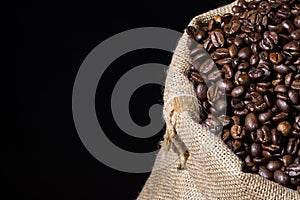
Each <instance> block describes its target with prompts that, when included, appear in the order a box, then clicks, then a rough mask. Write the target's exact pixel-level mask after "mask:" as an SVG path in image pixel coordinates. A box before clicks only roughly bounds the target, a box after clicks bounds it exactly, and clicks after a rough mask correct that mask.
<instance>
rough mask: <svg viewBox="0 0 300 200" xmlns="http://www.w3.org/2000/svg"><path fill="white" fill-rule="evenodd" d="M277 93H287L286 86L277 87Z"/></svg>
mask: <svg viewBox="0 0 300 200" xmlns="http://www.w3.org/2000/svg"><path fill="white" fill-rule="evenodd" d="M274 91H275V92H281V93H287V88H286V86H285V85H277V86H276V87H275V89H274Z"/></svg>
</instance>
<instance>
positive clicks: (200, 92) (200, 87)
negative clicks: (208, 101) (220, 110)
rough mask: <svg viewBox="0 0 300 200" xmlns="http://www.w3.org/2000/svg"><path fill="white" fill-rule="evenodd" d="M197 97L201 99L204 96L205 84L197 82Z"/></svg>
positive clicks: (205, 92)
mask: <svg viewBox="0 0 300 200" xmlns="http://www.w3.org/2000/svg"><path fill="white" fill-rule="evenodd" d="M196 94H197V97H198V98H199V99H200V100H202V99H205V98H206V94H207V86H206V85H205V84H199V85H198V86H197V90H196Z"/></svg>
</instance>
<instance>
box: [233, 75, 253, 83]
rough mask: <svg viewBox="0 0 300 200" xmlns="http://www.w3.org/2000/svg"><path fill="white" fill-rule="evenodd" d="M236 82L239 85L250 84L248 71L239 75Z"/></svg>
mask: <svg viewBox="0 0 300 200" xmlns="http://www.w3.org/2000/svg"><path fill="white" fill-rule="evenodd" d="M235 83H236V84H237V85H244V86H246V85H249V84H250V77H249V75H248V74H247V73H242V74H241V75H239V76H238V77H237V79H236V80H235Z"/></svg>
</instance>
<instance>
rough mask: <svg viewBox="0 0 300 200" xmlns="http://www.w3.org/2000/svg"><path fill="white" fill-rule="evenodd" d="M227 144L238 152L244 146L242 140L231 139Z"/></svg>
mask: <svg viewBox="0 0 300 200" xmlns="http://www.w3.org/2000/svg"><path fill="white" fill-rule="evenodd" d="M227 146H228V147H229V148H230V149H231V150H232V151H233V152H236V151H238V150H239V149H240V148H241V146H242V142H241V141H240V140H229V141H228V142H227Z"/></svg>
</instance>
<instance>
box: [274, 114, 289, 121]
mask: <svg viewBox="0 0 300 200" xmlns="http://www.w3.org/2000/svg"><path fill="white" fill-rule="evenodd" d="M288 116H289V114H288V113H285V112H281V113H279V114H277V115H275V116H274V117H273V118H272V120H273V121H275V122H279V121H283V120H284V119H286V118H287V117H288Z"/></svg>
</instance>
